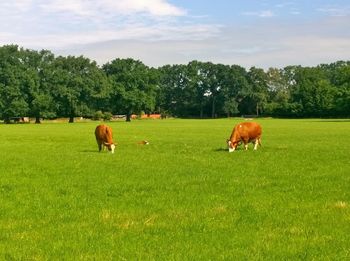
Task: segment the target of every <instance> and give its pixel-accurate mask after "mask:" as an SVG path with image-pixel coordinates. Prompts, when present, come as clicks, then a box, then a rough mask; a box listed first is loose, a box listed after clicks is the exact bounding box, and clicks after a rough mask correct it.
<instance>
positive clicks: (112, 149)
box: [111, 144, 115, 153]
mask: <svg viewBox="0 0 350 261" xmlns="http://www.w3.org/2000/svg"><path fill="white" fill-rule="evenodd" d="M114 149H115V145H114V144H111V152H112V153H114Z"/></svg>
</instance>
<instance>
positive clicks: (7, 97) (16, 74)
mask: <svg viewBox="0 0 350 261" xmlns="http://www.w3.org/2000/svg"><path fill="white" fill-rule="evenodd" d="M25 78H26V68H25V67H24V66H23V64H22V63H21V57H20V52H19V49H18V46H17V45H7V46H3V47H0V114H1V115H0V117H1V118H3V119H4V121H5V122H6V123H8V122H10V118H11V117H23V116H26V115H27V113H28V112H29V105H28V103H27V101H26V100H27V97H26V94H25V92H24V91H23V82H24V79H25Z"/></svg>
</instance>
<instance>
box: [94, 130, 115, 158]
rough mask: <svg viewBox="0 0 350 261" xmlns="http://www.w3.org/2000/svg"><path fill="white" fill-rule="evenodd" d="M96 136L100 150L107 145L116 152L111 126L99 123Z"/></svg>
mask: <svg viewBox="0 0 350 261" xmlns="http://www.w3.org/2000/svg"><path fill="white" fill-rule="evenodd" d="M95 137H96V142H97V145H98V150H99V151H101V150H102V149H103V148H104V147H107V149H108V150H109V151H111V152H112V153H114V149H115V144H114V142H113V135H112V128H111V127H109V126H107V125H98V126H97V127H96V129H95Z"/></svg>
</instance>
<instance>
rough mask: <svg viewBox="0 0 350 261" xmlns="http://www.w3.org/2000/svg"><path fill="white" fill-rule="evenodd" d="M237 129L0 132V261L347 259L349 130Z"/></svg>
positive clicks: (86, 126)
mask: <svg viewBox="0 0 350 261" xmlns="http://www.w3.org/2000/svg"><path fill="white" fill-rule="evenodd" d="M239 121H240V119H222V120H154V121H152V120H150V121H133V122H131V123H125V122H113V123H109V125H110V126H112V128H113V130H114V138H115V141H117V142H118V146H117V149H116V153H115V154H110V153H107V152H102V153H98V150H97V144H96V142H95V138H94V134H93V133H94V128H95V126H96V125H97V124H98V122H89V123H76V124H66V123H43V124H41V125H35V124H23V125H4V124H1V125H0V260H349V259H350V247H349V246H350V236H349V235H350V190H349V188H350V187H349V186H350V185H349V184H350V164H349V163H350V156H349V155H350V121H347V120H334V121H332V120H313V119H309V120H276V119H259V120H258V122H260V123H261V125H262V127H263V136H262V147H260V148H258V150H257V151H253V150H252V148H253V146H252V145H250V147H249V151H244V150H242V149H240V150H238V151H235V152H233V153H228V152H227V150H226V144H225V142H226V139H227V138H228V137H229V136H230V134H231V130H232V128H233V126H234V125H235V124H236V123H238V122H239ZM140 140H149V141H150V145H148V146H142V145H138V144H137V142H138V141H140Z"/></svg>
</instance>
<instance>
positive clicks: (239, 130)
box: [227, 122, 262, 152]
mask: <svg viewBox="0 0 350 261" xmlns="http://www.w3.org/2000/svg"><path fill="white" fill-rule="evenodd" d="M261 133H262V130H261V126H260V124H258V123H256V122H242V123H239V124H237V125H236V126H235V127H234V129H233V131H232V134H231V137H230V139H229V140H227V146H228V150H229V152H233V151H234V150H235V149H236V148H237V146H238V145H239V144H240V143H241V142H243V143H244V148H245V150H247V149H248V143H249V142H253V143H254V150H256V149H257V147H258V144H259V145H260V146H261Z"/></svg>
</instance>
